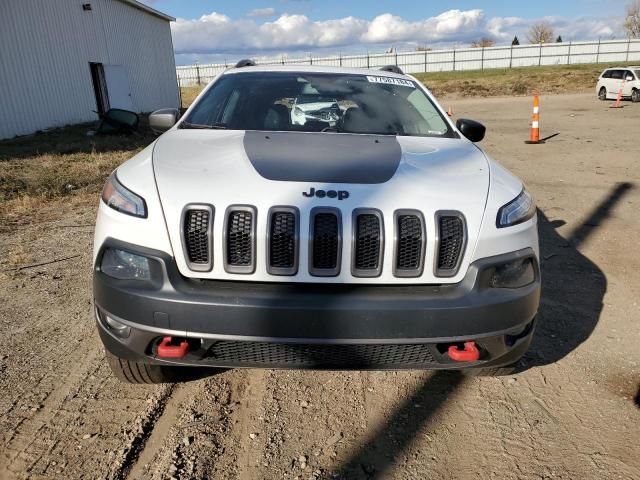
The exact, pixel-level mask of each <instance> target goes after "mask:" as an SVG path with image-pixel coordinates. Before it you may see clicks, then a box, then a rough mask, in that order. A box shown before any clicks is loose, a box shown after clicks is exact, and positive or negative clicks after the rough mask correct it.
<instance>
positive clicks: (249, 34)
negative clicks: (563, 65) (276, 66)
mask: <svg viewBox="0 0 640 480" xmlns="http://www.w3.org/2000/svg"><path fill="white" fill-rule="evenodd" d="M267 13H269V14H270V15H273V14H275V11H274V10H273V9H259V10H254V11H253V12H250V14H249V15H250V17H251V18H243V19H232V18H230V17H228V16H226V15H224V14H221V13H217V12H212V13H210V14H208V15H204V16H202V17H200V18H198V19H192V20H187V19H183V18H179V19H178V20H177V21H176V22H175V23H174V24H173V25H172V30H173V38H174V46H175V50H176V53H177V54H178V55H179V56H183V57H187V56H189V57H190V58H192V57H193V56H194V55H196V56H197V55H221V54H230V55H231V54H240V53H244V54H249V55H254V56H255V55H261V54H268V53H273V52H279V53H284V52H295V51H311V50H316V49H324V50H327V49H334V50H338V49H341V50H343V51H348V50H349V49H352V50H353V49H357V48H360V49H363V48H367V47H372V48H373V46H384V47H388V46H390V45H396V46H402V45H409V44H413V45H415V44H421V45H429V46H431V47H437V46H441V45H452V44H456V45H466V44H469V43H471V42H472V41H474V40H478V39H479V38H480V37H483V36H484V37H490V38H493V39H494V40H496V41H497V42H508V41H510V40H511V38H513V36H514V35H518V36H519V37H520V39H521V41H526V33H527V30H528V28H529V25H530V24H531V23H532V22H534V21H536V19H523V18H520V17H494V18H489V19H487V18H486V17H485V15H484V13H483V11H482V10H479V9H473V10H448V11H445V12H443V13H441V14H440V15H437V16H434V17H430V18H426V19H422V20H418V21H409V20H406V19H403V18H402V17H399V16H397V15H392V14H390V13H385V14H383V15H379V16H377V17H375V18H374V19H373V20H365V19H361V18H356V17H344V18H339V19H333V20H321V21H314V20H311V19H309V18H308V17H307V16H306V15H295V14H287V13H284V14H282V15H280V16H279V17H278V18H276V19H275V20H271V21H258V20H256V18H259V17H262V16H263V15H267ZM537 20H539V19H537ZM545 20H547V21H549V22H550V23H551V24H552V26H553V27H554V29H555V31H556V34H559V35H562V37H563V38H564V39H565V41H568V40H587V39H593V38H598V37H602V38H610V37H611V36H612V35H613V33H614V32H615V31H616V29H617V27H618V24H619V23H620V19H618V18H606V17H603V18H575V19H567V18H561V17H547V18H545Z"/></svg>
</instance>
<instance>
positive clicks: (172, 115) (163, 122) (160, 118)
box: [149, 108, 180, 135]
mask: <svg viewBox="0 0 640 480" xmlns="http://www.w3.org/2000/svg"><path fill="white" fill-rule="evenodd" d="M179 118H180V111H179V110H178V109H177V108H163V109H161V110H156V111H155V112H153V113H151V115H149V126H150V127H151V130H153V133H157V134H158V135H160V134H161V133H164V132H166V131H167V130H169V129H170V128H171V127H173V126H174V125H175V124H176V122H177V121H178V119H179Z"/></svg>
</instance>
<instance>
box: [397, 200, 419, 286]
mask: <svg viewBox="0 0 640 480" xmlns="http://www.w3.org/2000/svg"><path fill="white" fill-rule="evenodd" d="M395 228H396V231H395V235H396V245H395V262H394V275H395V276H396V277H419V276H420V275H422V272H423V269H424V251H425V242H426V232H425V224H424V218H423V216H422V214H421V213H420V212H418V211H415V210H400V211H397V212H396V214H395Z"/></svg>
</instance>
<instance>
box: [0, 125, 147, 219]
mask: <svg viewBox="0 0 640 480" xmlns="http://www.w3.org/2000/svg"><path fill="white" fill-rule="evenodd" d="M91 128H92V126H91V125H77V126H73V127H67V128H61V129H56V130H51V131H48V132H42V133H37V134H34V135H31V136H28V137H21V138H16V139H13V140H7V141H3V142H0V224H7V223H9V224H11V223H15V222H17V221H19V220H20V219H21V218H23V217H29V215H30V214H32V213H33V212H34V211H37V210H38V209H39V208H40V207H41V206H42V205H43V204H44V203H47V202H49V201H52V200H56V199H65V198H69V197H78V196H83V195H87V196H88V198H92V199H93V198H95V197H96V196H97V194H98V193H99V191H100V189H101V188H102V185H103V183H104V181H105V179H106V178H107V176H108V175H109V174H110V173H111V172H112V171H113V170H114V169H115V168H116V167H117V166H118V165H120V164H121V163H122V162H124V161H126V160H128V159H129V158H131V157H132V156H133V155H134V154H135V153H137V152H138V151H140V150H141V149H142V148H144V147H145V146H146V145H148V144H149V143H151V142H152V141H153V139H154V138H155V137H154V136H153V135H152V134H151V132H150V131H149V130H148V129H146V128H145V127H144V126H143V127H142V129H141V132H140V133H136V134H132V135H104V136H94V137H88V136H86V132H87V131H88V130H90V129H91Z"/></svg>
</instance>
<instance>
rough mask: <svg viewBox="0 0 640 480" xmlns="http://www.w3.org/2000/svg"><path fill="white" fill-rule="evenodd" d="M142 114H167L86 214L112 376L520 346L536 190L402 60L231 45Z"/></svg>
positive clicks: (534, 266)
mask: <svg viewBox="0 0 640 480" xmlns="http://www.w3.org/2000/svg"><path fill="white" fill-rule="evenodd" d="M296 99H297V100H298V101H296ZM296 108H297V109H299V110H301V112H302V114H300V115H299V116H300V117H302V116H303V115H304V119H302V118H300V119H299V117H298V116H297V115H295V112H294V115H292V109H293V110H295V109H296ZM343 108H344V111H343V110H342V109H343ZM149 122H150V125H151V127H152V128H153V129H154V130H156V131H158V132H162V131H165V132H166V133H164V134H163V135H162V136H161V137H160V138H158V139H157V140H156V141H155V142H154V143H153V144H151V145H149V147H147V148H146V149H144V150H143V151H142V152H140V153H138V154H137V155H136V156H134V157H133V158H132V159H131V160H129V161H128V162H126V163H124V164H123V165H121V166H120V167H118V169H117V170H116V171H115V172H113V174H112V175H111V177H110V178H109V180H108V181H107V184H106V185H105V188H104V191H103V194H102V201H101V202H100V206H99V210H98V219H97V224H96V230H95V243H94V277H93V278H94V283H93V287H94V290H93V291H94V300H95V314H96V321H97V327H98V330H99V332H100V337H101V339H102V341H103V343H104V345H105V347H106V351H107V360H108V362H109V364H110V365H111V367H112V369H113V371H114V373H115V374H116V375H117V376H118V377H119V378H120V379H122V380H125V381H128V382H137V383H153V382H163V381H168V380H172V379H174V378H175V377H174V376H173V375H172V373H171V372H175V370H172V369H175V367H177V366H181V367H203V366H208V367H223V368H233V367H266V368H329V369H345V368H351V369H354V368H355V369H404V368H412V369H416V368H420V369H422V368H439V369H482V371H484V372H486V371H487V369H489V368H491V369H494V368H497V367H503V366H507V365H511V364H513V363H514V362H517V361H518V359H520V357H522V355H523V354H524V353H525V352H526V350H527V348H528V347H529V344H530V342H531V339H532V336H533V331H534V325H535V317H536V314H537V310H538V304H539V299H540V261H539V257H540V255H539V247H538V230H537V220H536V207H535V203H534V202H533V199H532V197H531V195H529V193H528V192H527V190H526V189H525V187H524V185H523V183H522V181H521V180H520V179H518V178H517V177H515V176H514V175H512V174H511V173H509V172H508V171H507V170H506V169H505V168H504V167H502V166H500V165H499V164H498V163H496V162H495V161H494V160H492V159H491V158H489V157H488V156H487V155H486V154H485V153H484V152H483V151H482V150H481V149H480V148H479V147H478V146H477V145H476V142H479V141H481V140H482V139H483V137H484V134H485V128H484V126H482V125H481V124H479V123H478V122H474V121H472V120H466V119H459V120H458V121H457V122H456V123H454V122H452V120H451V119H450V118H449V117H448V116H447V114H446V113H445V111H444V110H443V108H442V107H441V106H440V105H439V104H438V103H437V102H436V100H435V99H434V98H433V97H432V95H431V93H430V92H429V91H428V90H427V89H426V88H425V87H424V85H422V83H420V82H419V81H418V80H416V79H415V78H413V77H411V76H410V75H404V74H403V73H402V72H401V71H400V70H399V69H398V68H397V67H385V68H384V69H382V70H381V71H372V70H364V69H347V68H333V67H318V66H308V67H302V66H296V67H280V66H277V67H274V66H251V64H250V62H243V63H241V68H234V69H230V70H227V71H225V72H224V73H222V74H221V75H219V76H218V77H217V78H216V79H215V80H214V81H213V82H212V83H211V84H209V86H208V87H207V88H206V89H205V90H204V91H203V92H202V93H201V94H200V96H199V97H198V98H197V99H196V100H195V102H194V104H193V105H192V106H191V107H190V108H189V110H188V111H187V112H186V113H185V114H184V116H183V117H182V118H180V116H179V112H178V111H177V110H171V109H169V110H163V111H157V112H154V113H153V114H152V115H151V116H150V119H149Z"/></svg>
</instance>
